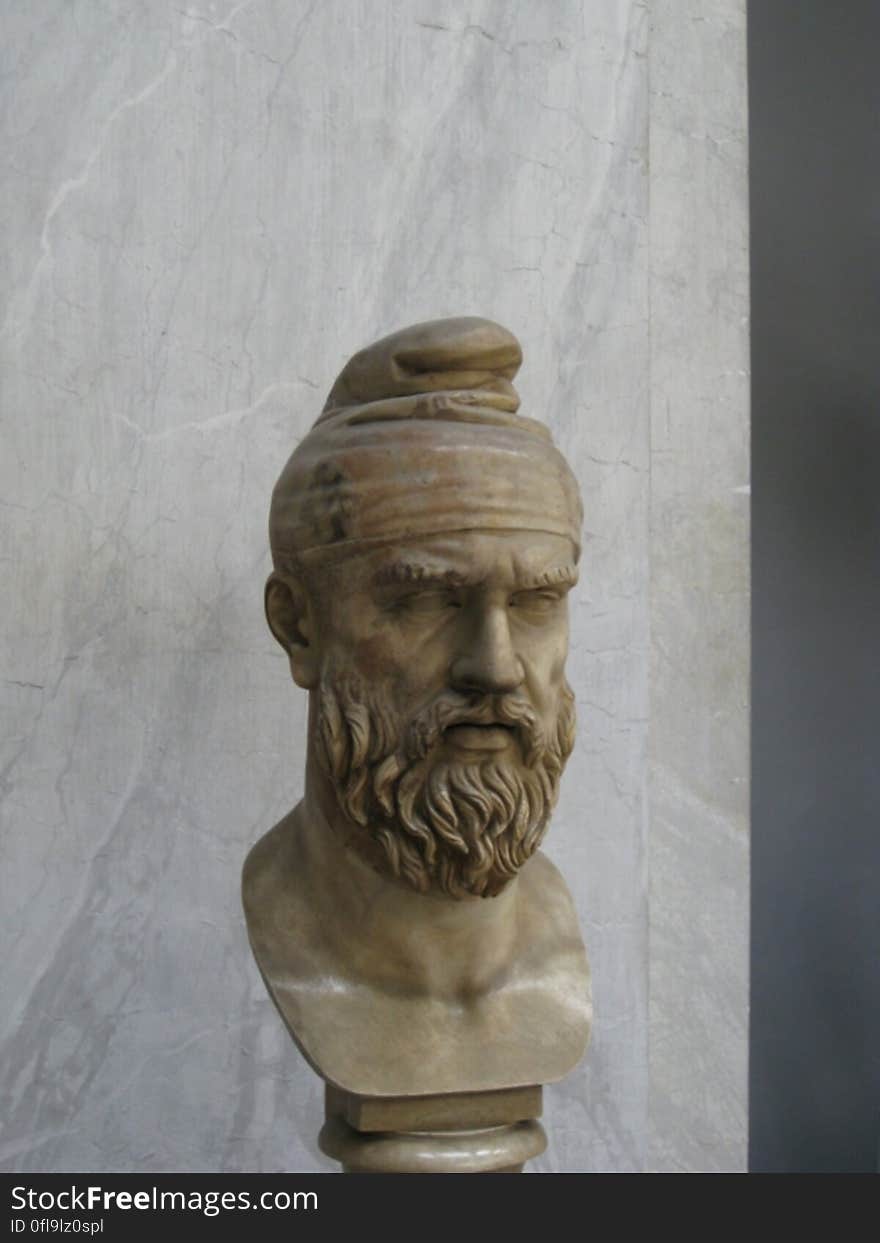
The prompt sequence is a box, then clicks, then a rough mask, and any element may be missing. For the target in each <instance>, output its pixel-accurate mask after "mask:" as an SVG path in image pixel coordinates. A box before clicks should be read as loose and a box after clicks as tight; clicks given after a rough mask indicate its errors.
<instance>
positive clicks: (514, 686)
mask: <svg viewBox="0 0 880 1243" xmlns="http://www.w3.org/2000/svg"><path fill="white" fill-rule="evenodd" d="M520 362H521V351H520V347H519V344H518V343H517V341H516V339H515V338H514V337H513V336H512V335H511V334H510V333H509V332H507V331H506V330H505V329H503V328H501V327H500V326H498V325H497V324H493V323H491V322H490V321H487V320H482V319H453V320H440V321H436V322H433V323H427V324H419V325H415V326H414V327H411V328H407V329H404V330H403V331H402V332H398V333H395V334H394V335H393V336H391V337H387V338H385V339H384V340H382V341H379V342H377V343H376V344H375V345H373V346H370V347H368V348H367V349H366V350H363V351H361V352H360V353H359V354H356V355H355V356H354V358H352V359H351V360H350V362H349V363H348V364H347V365H346V367H345V368H344V369H343V371H342V373H341V374H340V376H339V378H338V380H337V381H336V383H335V385H334V386H333V389H332V390H331V393H330V396H329V397H328V399H327V404H326V406H325V409H324V411H323V413H322V414H321V416H320V418H319V419H318V421H317V423H316V424H315V426H314V427H313V429H312V431H311V432H310V433H309V435H308V436H306V437H305V439H304V440H303V441H302V442H301V443H300V445H299V446H298V447H297V449H296V450H295V452H294V453H293V455H292V456H291V458H290V460H289V461H288V463H287V465H286V466H285V468H284V470H283V472H282V474H281V477H280V478H279V480H278V483H277V485H276V487H275V491H274V493H273V499H272V508H271V513H270V540H271V545H272V555H273V562H274V566H275V568H274V571H273V573H272V575H271V576H270V578H269V581H268V583H267V585H266V614H267V618H268V621H269V625H270V627H271V629H272V632H273V633H274V635H275V637H276V638H277V639H278V641H279V642H280V643H281V645H282V646H283V647H284V649H285V651H286V652H287V654H288V657H289V659H290V667H291V672H292V675H293V678H294V680H295V681H296V682H297V684H298V685H299V686H301V687H304V688H305V689H307V690H308V691H309V692H310V699H311V703H310V723H309V772H310V773H311V775H312V778H313V782H314V785H315V796H316V797H317V798H319V800H320V801H321V802H322V803H323V805H324V809H325V811H326V812H327V815H328V818H329V819H331V820H332V821H335V822H336V823H337V824H338V823H340V822H341V823H342V825H343V826H344V833H345V838H346V841H347V842H348V844H349V845H350V846H351V847H352V848H353V849H355V850H356V851H358V852H359V853H360V854H361V855H362V857H364V858H366V859H367V860H368V861H369V862H371V863H372V864H373V866H375V867H376V868H377V869H378V870H380V871H382V872H383V873H385V874H386V875H388V876H390V877H392V878H394V879H395V880H397V881H399V882H400V883H403V884H406V885H409V886H411V887H413V888H415V889H417V890H420V891H422V892H432V891H436V892H440V893H445V894H447V895H448V896H450V897H453V898H462V899H465V898H477V897H491V896H492V895H494V894H496V893H498V892H499V891H500V890H501V889H502V888H504V887H505V885H507V884H508V882H509V881H510V880H511V879H512V878H513V877H514V876H515V874H516V872H517V871H518V869H519V868H520V867H521V866H522V865H523V864H524V863H525V862H526V860H527V859H528V858H529V857H530V855H531V854H532V853H533V852H534V851H535V850H536V849H537V846H538V844H539V842H540V840H541V837H542V835H543V833H544V831H545V829H546V826H547V821H548V818H549V815H550V811H551V809H552V807H553V805H554V803H555V800H556V796H557V791H558V782H559V777H560V774H561V772H562V768H563V766H564V764H565V761H566V759H567V758H568V755H569V754H570V751H571V748H572V745H573V740H574V706H573V696H572V693H571V690H570V688H569V687H568V685H567V683H566V681H565V675H564V665H565V657H566V653H567V646H568V615H567V602H566V596H567V593H568V591H569V589H570V588H571V587H572V586H573V585H574V583H575V581H576V578H577V562H578V558H579V552H580V525H581V506H580V499H579V494H578V489H577V484H576V482H575V480H574V477H573V476H572V474H571V471H570V470H569V468H568V466H567V464H566V462H565V460H564V459H563V458H562V456H561V455H560V453H559V452H558V450H557V449H556V448H555V447H554V446H553V444H552V441H551V439H550V436H549V432H548V430H547V429H546V427H544V426H543V425H542V424H540V423H537V422H536V421H534V420H532V419H527V418H523V417H522V416H520V415H519V414H518V413H517V410H518V406H519V399H518V397H517V394H516V392H515V390H514V388H513V384H512V380H513V377H514V376H515V374H516V372H517V370H518V367H519V365H520ZM308 794H309V791H308V787H307V798H308Z"/></svg>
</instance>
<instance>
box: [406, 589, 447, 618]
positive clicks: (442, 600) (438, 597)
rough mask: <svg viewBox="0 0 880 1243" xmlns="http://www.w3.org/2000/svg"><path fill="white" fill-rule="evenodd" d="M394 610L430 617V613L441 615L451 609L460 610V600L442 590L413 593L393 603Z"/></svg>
mask: <svg viewBox="0 0 880 1243" xmlns="http://www.w3.org/2000/svg"><path fill="white" fill-rule="evenodd" d="M394 607H395V609H396V610H397V611H399V612H401V613H408V614H413V615H415V616H419V615H430V614H432V613H443V612H446V611H448V610H451V609H460V608H461V600H460V599H459V598H458V596H457V595H456V594H455V592H452V591H446V590H443V589H438V590H426V591H413V592H410V593H409V594H408V595H405V596H401V597H400V598H399V599H398V600H397V601H396V602H395V606H394Z"/></svg>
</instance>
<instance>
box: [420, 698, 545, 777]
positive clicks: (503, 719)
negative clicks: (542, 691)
mask: <svg viewBox="0 0 880 1243" xmlns="http://www.w3.org/2000/svg"><path fill="white" fill-rule="evenodd" d="M456 725H503V726H505V727H506V728H508V729H512V730H513V731H514V733H515V734H516V736H517V737H518V739H519V741H520V743H521V745H522V749H523V758H524V759H525V762H526V764H527V765H531V764H533V763H534V762H535V760H536V759H537V757H538V756H539V755H540V754H541V752H542V751H543V749H544V730H543V729H542V727H541V723H540V721H539V720H538V716H537V714H536V712H535V710H534V708H533V707H532V705H531V704H530V703H529V701H528V700H527V699H525V698H523V696H522V695H485V694H477V695H465V694H461V693H459V692H457V691H444V692H443V693H442V694H440V695H438V696H437V697H436V698H435V699H434V700H432V702H431V703H430V704H429V705H428V706H427V707H426V708H424V709H423V710H422V711H421V712H420V713H419V714H418V715H417V716H416V717H415V718H414V719H413V720H412V721H411V722H410V724H409V727H408V728H407V730H406V731H405V736H404V745H403V750H404V752H405V757H406V758H407V759H408V760H422V759H424V758H425V756H426V755H427V754H428V752H429V751H430V750H431V749H432V748H433V747H435V746H436V745H437V743H438V742H439V741H440V740H441V738H442V736H443V733H444V732H445V731H446V730H447V729H452V728H454V727H455V726H456Z"/></svg>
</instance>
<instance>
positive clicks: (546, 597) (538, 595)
mask: <svg viewBox="0 0 880 1243" xmlns="http://www.w3.org/2000/svg"><path fill="white" fill-rule="evenodd" d="M564 599H565V592H564V591H560V590H559V589H558V588H549V587H541V588H537V589H536V590H534V591H518V592H517V593H516V595H514V596H511V597H510V601H509V604H510V608H512V609H516V610H517V612H520V613H525V614H527V615H530V616H533V617H546V616H548V615H549V614H551V613H553V612H555V610H556V609H557V608H558V607H559V605H560V604H561V603H562V601H563V600H564Z"/></svg>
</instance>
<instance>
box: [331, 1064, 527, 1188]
mask: <svg viewBox="0 0 880 1243" xmlns="http://www.w3.org/2000/svg"><path fill="white" fill-rule="evenodd" d="M541 1096H542V1091H541V1088H540V1086H536V1085H533V1086H530V1087H522V1088H508V1089H502V1090H500V1091H495V1092H465V1093H450V1094H448V1095H446V1094H444V1095H436V1096H409V1097H368V1096H358V1095H356V1094H355V1093H353V1092H345V1091H342V1090H341V1089H340V1088H335V1087H333V1086H331V1085H330V1084H328V1085H327V1090H326V1098H325V1109H326V1121H325V1123H324V1126H323V1128H322V1130H321V1134H320V1136H319V1138H318V1146H319V1147H320V1149H321V1151H322V1152H323V1153H325V1154H326V1155H327V1156H328V1157H332V1158H333V1159H334V1160H336V1161H339V1162H340V1164H341V1165H342V1171H343V1173H345V1174H518V1173H520V1172H521V1171H522V1168H523V1166H524V1165H525V1163H526V1161H528V1160H530V1159H531V1158H532V1157H537V1156H539V1155H540V1153H542V1152H543V1151H544V1149H545V1148H546V1147H547V1137H546V1135H545V1134H544V1128H543V1127H542V1126H541V1124H540V1122H538V1121H537V1117H538V1115H539V1114H540V1113H541Z"/></svg>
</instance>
